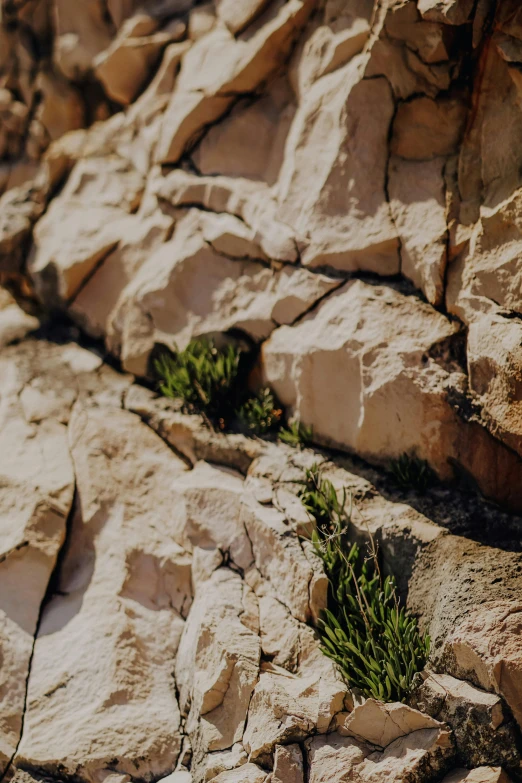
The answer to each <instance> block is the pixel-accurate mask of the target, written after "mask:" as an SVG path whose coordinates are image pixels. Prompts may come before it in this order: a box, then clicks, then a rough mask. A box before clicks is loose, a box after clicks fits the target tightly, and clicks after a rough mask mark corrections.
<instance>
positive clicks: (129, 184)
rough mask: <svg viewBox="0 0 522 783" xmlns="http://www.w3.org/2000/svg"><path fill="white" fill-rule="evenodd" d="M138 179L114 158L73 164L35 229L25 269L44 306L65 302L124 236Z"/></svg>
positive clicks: (136, 196) (137, 193)
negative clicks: (63, 183) (63, 185)
mask: <svg viewBox="0 0 522 783" xmlns="http://www.w3.org/2000/svg"><path fill="white" fill-rule="evenodd" d="M142 192H143V180H142V178H141V176H140V175H139V174H138V173H137V172H135V171H134V170H132V169H131V168H130V166H129V165H128V164H127V163H126V162H125V161H123V160H121V159H118V158H115V157H114V158H103V159H97V158H87V159H85V160H82V161H81V162H79V163H77V164H76V166H75V168H74V170H73V172H72V174H71V175H70V177H69V179H68V181H67V184H66V186H65V188H64V189H63V191H62V193H61V194H60V196H58V197H57V198H56V199H54V200H53V202H52V204H51V206H50V208H49V210H48V211H47V213H46V214H45V215H44V217H43V218H42V219H41V220H40V221H39V222H38V225H37V226H36V227H35V230H34V246H33V249H32V252H31V256H30V258H29V261H28V269H29V271H30V273H31V275H32V277H33V280H34V283H35V286H36V289H37V291H38V293H39V295H40V296H41V297H42V299H43V300H44V301H47V302H51V303H52V302H56V301H60V300H62V301H63V300H69V299H70V298H71V297H73V296H74V295H75V294H77V293H78V290H79V289H80V287H81V285H82V283H83V282H84V280H85V279H86V278H87V277H89V276H90V275H91V274H92V272H93V270H94V269H95V267H96V265H97V264H99V263H100V262H101V261H102V260H103V259H104V258H105V257H106V256H107V255H108V254H109V253H110V252H111V251H112V250H113V249H114V248H115V246H116V245H117V244H118V242H119V241H120V239H122V238H123V237H124V235H125V231H126V227H127V226H128V224H129V213H131V212H133V211H135V210H136V209H137V207H138V206H139V203H140V199H141V195H142Z"/></svg>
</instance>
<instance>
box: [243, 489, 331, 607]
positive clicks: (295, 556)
mask: <svg viewBox="0 0 522 783" xmlns="http://www.w3.org/2000/svg"><path fill="white" fill-rule="evenodd" d="M241 522H242V524H243V525H244V526H245V529H246V531H247V534H248V537H249V539H250V542H251V545H252V552H253V554H254V562H255V565H256V567H257V568H258V570H259V571H260V573H261V574H262V575H263V576H264V577H265V578H266V579H268V580H269V581H270V582H271V583H272V585H273V587H274V589H275V591H276V593H277V597H278V599H279V600H280V601H281V602H282V603H283V604H284V605H285V606H286V607H287V608H288V609H289V610H290V612H291V613H292V615H293V616H294V617H295V618H296V619H297V620H300V621H301V622H306V621H307V620H310V619H311V618H312V617H318V616H319V614H320V612H321V609H323V608H324V607H325V605H326V590H327V585H326V583H323V585H322V587H323V589H322V591H321V592H320V593H317V594H315V595H314V594H313V593H312V594H310V591H309V585H310V583H311V582H312V580H313V578H314V570H313V567H312V564H311V563H310V561H309V560H308V559H307V558H306V556H305V554H304V553H303V550H302V549H301V547H300V545H299V542H298V541H297V540H296V539H295V538H294V537H293V536H289V535H288V533H289V532H290V529H291V528H290V527H289V525H288V523H287V521H286V520H285V518H284V516H283V515H282V514H281V513H280V512H279V511H277V510H276V509H275V508H269V507H265V506H263V505H261V504H260V503H258V502H257V501H255V500H254V499H253V498H250V497H248V496H246V497H245V501H244V503H243V505H242V508H241ZM311 598H313V599H314V601H315V605H314V604H312V603H311Z"/></svg>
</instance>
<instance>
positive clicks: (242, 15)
mask: <svg viewBox="0 0 522 783" xmlns="http://www.w3.org/2000/svg"><path fill="white" fill-rule="evenodd" d="M267 5H268V3H267V0H241V2H239V3H237V2H235V1H234V0H217V2H216V11H217V17H218V19H220V20H221V21H222V22H224V24H226V26H227V27H228V29H229V30H230V32H231V33H232V34H233V35H237V33H240V32H241V31H242V30H244V28H245V27H247V26H248V25H249V24H250V23H251V22H252V21H253V20H254V19H255V18H256V17H257V16H259V14H260V13H262V12H263V11H264V9H265V7H266V6H267Z"/></svg>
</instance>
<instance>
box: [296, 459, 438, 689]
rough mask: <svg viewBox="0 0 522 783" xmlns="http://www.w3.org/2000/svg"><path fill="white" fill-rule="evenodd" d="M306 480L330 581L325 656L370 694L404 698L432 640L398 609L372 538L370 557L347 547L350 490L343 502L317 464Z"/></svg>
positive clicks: (323, 627) (317, 545) (303, 494)
mask: <svg viewBox="0 0 522 783" xmlns="http://www.w3.org/2000/svg"><path fill="white" fill-rule="evenodd" d="M300 483H301V489H300V490H299V496H300V498H301V502H302V503H303V505H304V507H305V508H306V510H307V511H308V513H309V514H310V515H311V516H312V517H313V518H314V519H315V521H316V526H315V529H314V530H313V532H312V544H313V547H314V550H315V552H316V554H317V555H318V556H319V557H320V558H321V560H322V561H323V565H324V568H325V571H326V574H327V576H328V579H329V581H330V589H329V596H328V606H327V608H326V610H325V611H324V613H323V616H322V618H321V620H320V622H319V633H320V636H321V642H322V649H323V652H324V653H325V655H327V656H328V657H329V658H331V659H332V660H333V661H335V663H336V664H337V666H338V667H339V669H340V671H341V673H342V675H343V677H344V678H345V680H346V682H347V683H348V685H350V686H351V687H356V688H358V689H359V690H361V691H362V693H363V694H364V695H365V696H368V697H373V698H375V699H380V700H382V701H402V700H404V699H405V697H406V696H407V695H408V693H409V690H410V688H411V684H412V680H413V677H414V675H415V674H416V672H418V671H420V670H422V669H423V668H424V666H425V664H426V661H427V658H428V655H429V648H430V640H429V637H427V636H422V635H421V634H420V632H419V629H418V626H417V620H416V619H415V618H414V617H413V616H412V615H411V614H410V613H409V612H408V611H407V610H406V608H405V607H404V606H401V605H400V603H399V599H398V596H397V591H396V585H395V580H394V578H393V576H384V575H383V573H382V571H381V568H380V563H379V556H378V551H377V547H376V545H375V542H374V540H373V538H372V537H371V536H370V544H369V546H368V550H367V552H366V553H363V552H361V549H360V547H359V546H358V545H357V544H356V543H352V544H351V543H350V542H349V538H348V528H349V522H350V517H351V502H350V504H349V505H348V508H347V501H348V495H347V492H346V490H343V493H342V496H341V499H340V498H339V496H338V493H337V491H336V489H335V487H334V486H333V484H332V483H331V481H329V480H328V479H325V478H324V477H323V476H322V475H321V471H320V469H319V468H318V467H317V465H314V466H313V467H312V468H310V469H309V470H307V471H306V473H305V477H304V479H303V480H302V481H301V482H300Z"/></svg>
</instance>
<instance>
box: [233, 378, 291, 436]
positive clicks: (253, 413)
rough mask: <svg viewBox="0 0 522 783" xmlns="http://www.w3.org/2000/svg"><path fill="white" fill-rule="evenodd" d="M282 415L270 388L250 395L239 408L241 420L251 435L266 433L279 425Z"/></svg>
mask: <svg viewBox="0 0 522 783" xmlns="http://www.w3.org/2000/svg"><path fill="white" fill-rule="evenodd" d="M282 415H283V411H282V410H281V409H280V408H279V407H278V406H277V405H276V402H275V399H274V395H273V394H272V392H271V391H270V389H268V388H266V389H261V391H260V392H259V393H258V394H257V395H256V396H255V397H250V398H249V399H248V400H247V401H246V402H245V403H244V404H243V405H242V406H241V407H240V408H239V410H238V418H239V421H240V422H241V424H242V426H243V428H244V429H245V430H246V431H247V432H248V433H249V434H250V435H266V434H267V432H270V431H271V430H274V429H275V428H276V427H277V426H278V425H279V422H280V421H281V416H282Z"/></svg>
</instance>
